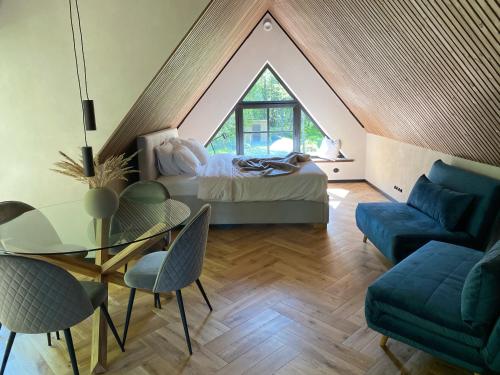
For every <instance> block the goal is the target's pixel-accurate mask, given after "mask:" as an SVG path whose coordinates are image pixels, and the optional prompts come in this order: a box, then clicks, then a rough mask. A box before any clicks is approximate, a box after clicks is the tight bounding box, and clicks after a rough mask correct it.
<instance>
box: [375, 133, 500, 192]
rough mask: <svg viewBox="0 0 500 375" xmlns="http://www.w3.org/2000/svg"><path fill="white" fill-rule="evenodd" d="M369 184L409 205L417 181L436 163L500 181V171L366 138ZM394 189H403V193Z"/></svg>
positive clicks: (444, 155)
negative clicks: (439, 161) (395, 187)
mask: <svg viewBox="0 0 500 375" xmlns="http://www.w3.org/2000/svg"><path fill="white" fill-rule="evenodd" d="M366 146H367V149H366V180H368V181H369V182H370V183H372V184H373V185H375V186H376V187H378V188H379V189H380V190H382V191H383V192H385V193H386V194H388V195H390V196H391V197H393V198H394V199H396V200H398V201H406V200H407V199H408V195H409V194H410V191H411V188H412V187H413V185H414V184H415V181H416V180H417V178H418V177H420V176H421V175H422V174H426V173H427V172H428V171H429V169H430V167H431V165H432V163H434V161H436V160H438V159H441V160H443V161H444V162H445V163H448V164H451V165H455V166H457V167H460V168H464V169H467V170H471V171H474V172H476V173H480V174H484V175H487V176H491V177H495V178H498V179H500V168H498V167H494V166H493V165H488V164H482V163H477V162H474V161H470V160H466V159H461V158H458V157H455V156H451V155H447V154H443V153H440V152H437V151H432V150H429V149H425V148H422V147H417V146H413V145H410V144H407V143H403V142H398V141H395V140H393V139H389V138H385V137H381V136H377V135H374V134H367V139H366ZM394 185H397V186H399V187H400V188H402V189H403V192H402V193H400V192H398V191H396V190H394Z"/></svg>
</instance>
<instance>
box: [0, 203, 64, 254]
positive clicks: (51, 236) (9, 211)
mask: <svg viewBox="0 0 500 375" xmlns="http://www.w3.org/2000/svg"><path fill="white" fill-rule="evenodd" d="M27 212H29V215H26V216H25V217H23V219H24V220H22V222H19V223H18V224H16V225H12V226H9V228H8V231H9V233H8V235H9V236H16V237H17V236H18V235H19V236H21V237H22V236H23V235H24V234H25V233H26V231H27V230H29V228H30V227H31V228H32V231H31V232H30V234H31V235H35V234H36V235H37V236H38V237H37V243H40V244H47V245H51V244H55V243H60V242H61V239H60V238H59V235H58V234H57V232H56V231H55V229H54V227H53V226H52V224H51V223H50V221H49V220H48V219H47V218H46V217H45V216H44V215H43V214H42V213H41V212H40V211H38V210H36V209H35V207H33V206H30V205H29V204H27V203H24V202H19V201H5V202H0V225H1V224H5V223H7V222H9V221H11V220H14V219H16V218H18V217H19V216H21V215H23V214H25V213H27ZM35 227H36V230H35ZM1 237H2V232H1V229H0V239H1ZM0 247H1V245H0Z"/></svg>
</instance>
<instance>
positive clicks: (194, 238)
mask: <svg viewBox="0 0 500 375" xmlns="http://www.w3.org/2000/svg"><path fill="white" fill-rule="evenodd" d="M209 223H210V205H209V204H205V205H204V206H203V207H201V209H200V211H199V212H198V213H197V214H196V215H195V216H194V217H193V218H192V219H191V220H190V222H189V223H188V224H187V225H186V226H185V227H184V228H183V229H182V231H181V232H180V233H179V235H178V236H177V238H176V239H175V240H174V242H172V245H171V246H170V248H169V250H168V254H167V256H166V257H165V260H164V261H163V264H162V265H161V267H160V270H159V272H158V276H157V277H156V282H155V285H154V288H153V291H154V292H167V291H172V290H179V289H182V288H184V287H185V286H187V285H190V284H191V283H193V282H194V281H195V280H196V279H198V278H199V277H200V274H201V271H202V268H203V259H204V258H205V250H206V247H207V238H208V226H209Z"/></svg>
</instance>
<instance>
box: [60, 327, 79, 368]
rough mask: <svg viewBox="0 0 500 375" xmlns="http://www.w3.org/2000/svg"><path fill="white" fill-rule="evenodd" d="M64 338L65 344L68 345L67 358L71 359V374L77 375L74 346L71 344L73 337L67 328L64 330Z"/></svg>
mask: <svg viewBox="0 0 500 375" xmlns="http://www.w3.org/2000/svg"><path fill="white" fill-rule="evenodd" d="M64 338H65V339H66V346H67V347H68V353H69V359H70V360H71V367H73V374H74V375H79V374H80V372H79V371H78V363H77V362H76V354H75V347H74V346H73V338H72V337H71V331H70V329H69V328H66V329H65V330H64Z"/></svg>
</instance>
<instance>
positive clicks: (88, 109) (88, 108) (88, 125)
mask: <svg viewBox="0 0 500 375" xmlns="http://www.w3.org/2000/svg"><path fill="white" fill-rule="evenodd" d="M82 106H83V116H84V118H85V130H87V131H88V130H96V129H97V127H96V123H95V112H94V101H93V100H91V99H84V100H82Z"/></svg>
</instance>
